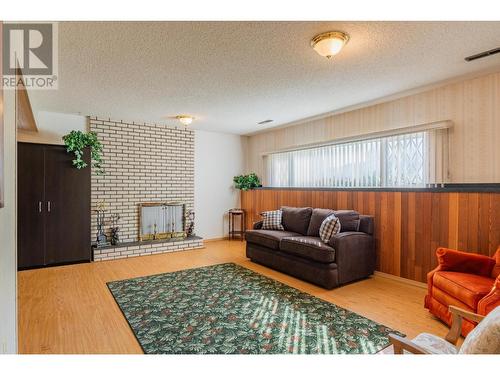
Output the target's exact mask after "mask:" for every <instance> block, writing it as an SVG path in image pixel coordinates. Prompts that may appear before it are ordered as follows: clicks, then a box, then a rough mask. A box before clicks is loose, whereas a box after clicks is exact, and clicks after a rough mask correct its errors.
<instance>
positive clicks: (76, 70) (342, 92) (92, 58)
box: [30, 22, 500, 134]
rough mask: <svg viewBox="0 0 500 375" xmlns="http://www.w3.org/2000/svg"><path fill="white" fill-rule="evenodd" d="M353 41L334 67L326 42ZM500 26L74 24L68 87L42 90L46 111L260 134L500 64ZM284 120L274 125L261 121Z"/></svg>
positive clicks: (36, 100) (37, 106)
mask: <svg viewBox="0 0 500 375" xmlns="http://www.w3.org/2000/svg"><path fill="white" fill-rule="evenodd" d="M329 30H342V31H345V32H347V33H349V34H350V36H351V40H350V41H349V43H348V44H347V45H346V47H345V48H344V50H342V52H341V53H340V54H339V55H337V57H335V58H334V59H332V60H327V59H325V58H323V57H321V56H319V55H318V54H316V52H314V50H312V49H311V48H310V47H309V41H310V39H311V38H312V37H313V36H314V35H315V34H317V33H320V32H324V31H329ZM499 44H500V22H64V23H60V24H59V89H58V90H53V91H32V92H31V93H30V98H31V101H32V105H33V108H34V110H35V111H38V110H44V111H53V112H63V113H81V114H84V115H97V116H103V117H111V118H115V119H123V120H130V121H140V122H155V123H170V124H172V120H168V119H166V117H168V116H172V115H176V114H180V113H187V114H192V115H193V116H195V117H196V118H197V119H196V121H195V122H194V123H193V125H192V126H193V127H194V128H195V129H204V130H211V131H221V132H227V133H235V134H248V133H252V132H255V131H259V130H261V129H265V128H270V127H273V126H278V125H282V124H285V123H288V122H292V121H296V120H299V119H302V118H306V117H310V116H314V115H318V114H321V113H324V112H329V111H333V110H336V109H340V108H343V107H346V106H350V105H354V104H357V103H361V102H365V101H369V100H373V99H376V98H380V97H384V96H387V95H390V94H393V93H397V92H400V91H404V90H408V89H411V88H415V87H418V86H422V85H426V84H430V83H433V82H436V81H440V80H445V79H448V78H451V77H454V76H459V75H463V74H467V73H472V72H475V71H482V70H485V69H490V68H492V67H494V66H500V54H498V55H495V56H492V57H488V58H485V59H482V60H477V61H475V62H470V63H467V62H465V61H464V57H465V56H468V55H472V54H475V53H478V52H482V51H484V50H488V49H492V48H496V47H499ZM266 119H274V122H273V123H271V124H268V125H257V122H259V121H262V120H266Z"/></svg>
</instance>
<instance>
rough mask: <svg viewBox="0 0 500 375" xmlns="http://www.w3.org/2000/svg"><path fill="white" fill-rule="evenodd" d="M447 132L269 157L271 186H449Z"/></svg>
mask: <svg viewBox="0 0 500 375" xmlns="http://www.w3.org/2000/svg"><path fill="white" fill-rule="evenodd" d="M447 139H448V137H447V128H437V129H429V130H424V131H416V132H413V133H403V134H395V135H390V136H383V137H378V138H370V139H365V140H356V141H351V142H345V143H338V144H330V145H324V146H318V147H312V148H307V149H302V150H295V151H285V152H278V153H273V154H269V155H266V156H265V165H266V176H265V181H266V182H267V185H268V186H272V187H320V188H321V187H339V188H356V187H368V188H370V187H425V186H429V185H434V184H442V183H444V182H446V177H447V173H448V172H447V152H448V146H447Z"/></svg>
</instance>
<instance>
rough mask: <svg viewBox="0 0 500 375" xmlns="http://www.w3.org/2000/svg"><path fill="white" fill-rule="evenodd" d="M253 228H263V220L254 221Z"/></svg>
mask: <svg viewBox="0 0 500 375" xmlns="http://www.w3.org/2000/svg"><path fill="white" fill-rule="evenodd" d="M253 229H262V220H260V221H256V222H255V223H253Z"/></svg>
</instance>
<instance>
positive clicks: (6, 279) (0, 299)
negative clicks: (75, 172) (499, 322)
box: [0, 90, 17, 353]
mask: <svg viewBox="0 0 500 375" xmlns="http://www.w3.org/2000/svg"><path fill="white" fill-rule="evenodd" d="M14 95H15V94H14V91H12V90H7V91H4V108H3V109H4V113H3V115H4V156H5V158H4V177H5V181H4V187H5V207H3V208H0V353H16V352H17V306H16V305H17V299H16V287H17V286H16V282H17V274H16V270H17V256H16V125H15V98H14ZM0 115H1V111H0Z"/></svg>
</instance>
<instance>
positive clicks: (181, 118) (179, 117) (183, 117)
mask: <svg viewBox="0 0 500 375" xmlns="http://www.w3.org/2000/svg"><path fill="white" fill-rule="evenodd" d="M175 118H176V119H177V120H179V121H180V123H181V124H182V125H190V124H191V123H192V122H193V120H194V117H193V116H189V115H177V116H175Z"/></svg>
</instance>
